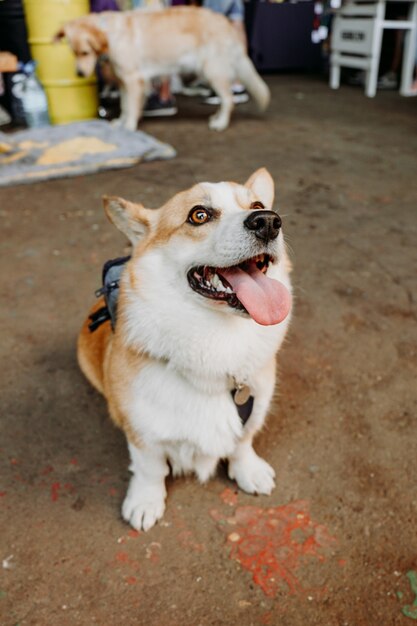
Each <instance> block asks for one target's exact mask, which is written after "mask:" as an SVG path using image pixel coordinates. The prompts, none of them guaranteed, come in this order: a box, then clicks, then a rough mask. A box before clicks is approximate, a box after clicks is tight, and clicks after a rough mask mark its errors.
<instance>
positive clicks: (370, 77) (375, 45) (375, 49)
mask: <svg viewBox="0 0 417 626" xmlns="http://www.w3.org/2000/svg"><path fill="white" fill-rule="evenodd" d="M384 17H385V2H379V3H378V6H377V14H376V16H375V25H374V35H373V38H372V52H371V65H370V68H369V70H368V71H367V73H366V81H365V94H366V95H367V96H368V98H373V97H374V96H375V94H376V86H377V82H378V69H379V60H380V58H381V46H382V33H383V28H382V22H383V20H384Z"/></svg>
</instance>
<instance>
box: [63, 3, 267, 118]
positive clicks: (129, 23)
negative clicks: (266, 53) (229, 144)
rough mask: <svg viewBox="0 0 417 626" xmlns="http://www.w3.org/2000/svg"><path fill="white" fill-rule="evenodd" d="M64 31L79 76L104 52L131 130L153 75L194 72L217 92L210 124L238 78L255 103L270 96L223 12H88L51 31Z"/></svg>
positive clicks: (227, 103)
mask: <svg viewBox="0 0 417 626" xmlns="http://www.w3.org/2000/svg"><path fill="white" fill-rule="evenodd" d="M63 37H66V38H67V40H68V42H69V44H70V46H71V48H72V50H73V52H74V54H75V56H76V66H77V72H78V74H79V75H80V76H90V75H91V74H92V73H93V72H94V69H95V66H96V62H97V59H98V57H99V56H100V55H102V54H106V55H107V56H108V58H109V60H110V62H111V65H112V68H113V71H114V73H115V75H116V77H117V79H118V80H119V82H120V90H121V117H120V123H121V124H122V125H123V126H125V127H126V128H128V129H129V130H136V127H137V123H138V121H139V119H140V117H141V114H142V108H143V103H144V98H145V95H146V92H147V90H148V89H149V83H150V81H151V80H152V79H153V78H157V77H161V76H170V75H172V74H196V75H197V76H200V77H202V78H203V79H205V80H206V81H207V82H208V83H209V84H210V85H211V86H212V88H213V89H214V91H215V92H216V93H217V94H218V96H219V97H220V100H221V104H220V108H219V110H218V112H216V114H215V115H213V116H212V117H211V118H210V124H209V126H210V128H213V129H215V130H224V129H225V128H227V126H228V125H229V119H230V114H231V112H232V109H233V100H232V93H231V87H232V83H233V82H234V81H236V80H239V81H241V82H242V83H243V84H244V85H245V87H246V89H247V90H248V92H249V93H250V95H251V96H252V97H253V98H254V99H255V101H256V103H257V104H258V106H259V108H260V109H261V110H262V111H264V110H265V109H266V108H267V106H268V104H269V99H270V94H269V90H268V87H267V85H266V84H265V82H264V81H263V80H262V79H261V77H260V76H259V74H258V73H257V72H256V70H255V68H254V66H253V64H252V61H251V60H250V59H249V57H248V55H247V54H246V51H245V49H244V46H243V44H242V43H241V41H240V39H239V35H238V33H237V32H236V30H235V29H234V28H233V26H232V25H231V23H230V22H229V20H228V19H227V18H225V17H224V16H223V15H220V14H219V13H214V12H213V11H210V10H207V9H203V8H199V7H173V8H169V9H162V10H159V11H158V10H157V11H146V10H143V9H138V10H135V11H127V12H120V13H119V12H116V11H114V12H112V11H109V12H104V13H100V14H97V13H92V14H90V15H87V16H85V17H80V18H77V19H75V20H73V21H71V22H68V23H67V24H66V25H65V26H64V27H63V28H62V29H61V30H60V31H59V33H57V35H56V39H61V38H63Z"/></svg>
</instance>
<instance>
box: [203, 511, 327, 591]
mask: <svg viewBox="0 0 417 626" xmlns="http://www.w3.org/2000/svg"><path fill="white" fill-rule="evenodd" d="M211 515H212V517H213V518H214V519H215V520H216V521H217V522H219V528H221V529H222V530H223V531H224V532H226V533H227V535H228V536H227V542H228V544H229V546H230V547H231V550H230V555H229V556H230V558H231V559H233V560H234V561H237V562H238V563H240V565H241V566H242V567H243V568H244V569H246V570H247V571H249V572H250V573H251V574H252V578H253V581H254V583H255V584H256V585H258V586H259V587H261V589H262V590H263V592H264V593H265V595H267V596H269V597H274V596H276V594H277V593H278V591H279V590H282V588H283V585H284V586H286V587H287V589H288V591H289V592H290V593H291V594H295V593H302V592H303V591H304V589H303V586H302V584H301V582H300V580H299V578H298V571H299V569H300V568H301V566H302V562H303V561H305V558H306V557H311V558H313V559H316V560H317V561H319V562H323V561H324V560H325V555H324V552H325V548H327V547H329V546H331V545H332V544H333V543H334V542H335V538H334V537H332V536H331V535H330V533H329V532H328V530H327V529H326V528H325V526H323V525H322V524H317V523H316V522H314V521H313V520H312V519H311V517H310V513H309V507H308V503H307V502H304V501H298V502H293V503H291V504H286V505H282V506H277V507H273V508H265V509H263V508H260V507H255V506H241V507H238V508H237V509H236V510H235V512H234V515H233V516H232V517H230V516H227V515H223V514H222V513H220V512H219V511H212V513H211ZM310 591H311V590H310Z"/></svg>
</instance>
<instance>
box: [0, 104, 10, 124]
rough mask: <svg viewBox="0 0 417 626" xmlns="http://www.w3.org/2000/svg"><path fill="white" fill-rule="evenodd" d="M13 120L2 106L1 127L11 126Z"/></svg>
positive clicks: (0, 108) (0, 109)
mask: <svg viewBox="0 0 417 626" xmlns="http://www.w3.org/2000/svg"><path fill="white" fill-rule="evenodd" d="M11 121H12V118H11V117H10V115H9V114H8V112H7V111H6V109H4V108H3V107H2V106H1V104H0V126H6V124H10V122H11Z"/></svg>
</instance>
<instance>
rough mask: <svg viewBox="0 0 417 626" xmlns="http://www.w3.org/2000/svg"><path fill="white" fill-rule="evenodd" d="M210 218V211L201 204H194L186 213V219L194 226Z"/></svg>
mask: <svg viewBox="0 0 417 626" xmlns="http://www.w3.org/2000/svg"><path fill="white" fill-rule="evenodd" d="M210 218H211V215H210V213H209V212H208V211H207V209H205V208H204V207H203V206H195V207H194V208H192V209H191V211H190V213H189V215H188V221H189V222H190V224H193V225H194V226H200V225H201V224H205V223H206V222H208V221H209V220H210Z"/></svg>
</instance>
